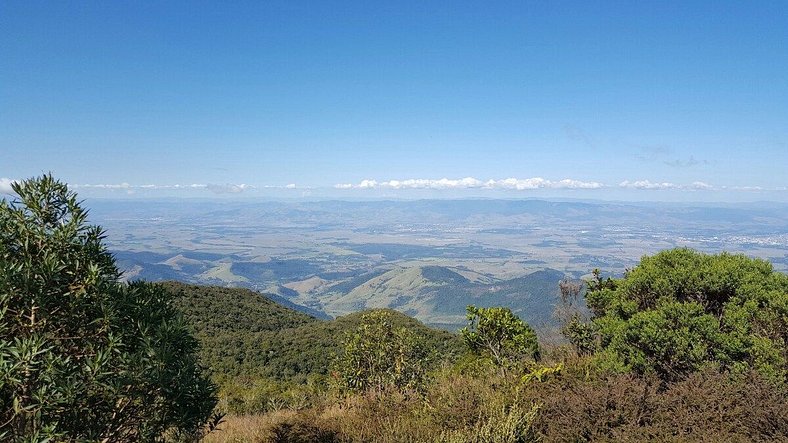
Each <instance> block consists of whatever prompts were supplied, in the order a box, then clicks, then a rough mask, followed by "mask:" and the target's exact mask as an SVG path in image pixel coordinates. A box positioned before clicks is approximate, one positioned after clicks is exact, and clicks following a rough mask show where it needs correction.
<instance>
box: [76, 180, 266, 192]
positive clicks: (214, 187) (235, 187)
mask: <svg viewBox="0 0 788 443" xmlns="http://www.w3.org/2000/svg"><path fill="white" fill-rule="evenodd" d="M69 186H70V187H72V188H74V189H105V190H116V189H120V190H125V191H126V193H127V194H133V193H134V191H135V190H145V191H151V190H186V191H189V190H208V191H211V192H214V193H217V194H227V193H231V194H236V193H239V192H243V191H246V190H249V189H253V188H254V186H252V185H247V184H231V183H227V184H202V183H192V184H185V185H181V184H175V185H155V184H146V185H130V184H128V183H125V182H124V183H120V184H74V185H69Z"/></svg>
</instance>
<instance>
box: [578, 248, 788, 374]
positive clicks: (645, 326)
mask: <svg viewBox="0 0 788 443" xmlns="http://www.w3.org/2000/svg"><path fill="white" fill-rule="evenodd" d="M596 275H597V278H596V280H595V281H591V282H589V288H588V291H587V294H586V297H587V301H588V305H589V308H590V309H591V311H592V312H593V313H594V318H593V328H594V330H595V331H596V333H597V334H598V337H599V344H600V347H601V352H600V354H599V356H600V361H601V363H602V364H603V365H606V366H607V367H611V368H618V369H621V370H624V371H626V370H633V371H635V372H636V373H638V374H646V373H654V374H656V375H658V376H659V377H660V379H662V380H664V381H673V380H680V379H682V378H684V377H686V376H687V375H688V374H690V373H692V372H694V371H697V370H700V369H702V368H703V367H705V366H708V365H710V364H713V365H719V366H720V367H721V368H722V369H723V370H733V371H735V372H746V371H747V370H748V368H755V369H756V370H758V371H759V372H761V373H762V374H764V375H765V376H767V377H770V378H771V379H773V380H777V381H780V382H784V381H786V376H788V276H786V275H784V274H780V273H778V272H774V271H773V269H772V267H771V264H769V263H768V262H766V261H764V260H760V259H752V258H748V257H746V256H744V255H731V254H727V253H722V254H719V255H706V254H701V253H698V252H695V251H692V250H689V249H674V250H670V251H663V252H660V253H659V254H657V255H655V256H653V257H644V258H643V260H642V261H641V263H640V264H639V265H638V266H637V267H635V268H634V269H632V270H631V271H630V272H628V273H627V274H626V276H625V277H624V278H622V279H620V280H610V279H608V280H604V281H603V280H601V279H599V278H598V274H596ZM576 329H577V330H578V331H580V329H579V328H576ZM581 332H583V334H586V330H582V331H581ZM579 342H581V343H591V341H589V340H588V338H587V336H586V338H584V339H583V340H579Z"/></svg>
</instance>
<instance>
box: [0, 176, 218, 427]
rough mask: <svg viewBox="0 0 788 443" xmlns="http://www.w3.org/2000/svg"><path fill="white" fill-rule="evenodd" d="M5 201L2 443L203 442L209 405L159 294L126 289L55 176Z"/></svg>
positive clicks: (141, 287)
mask: <svg viewBox="0 0 788 443" xmlns="http://www.w3.org/2000/svg"><path fill="white" fill-rule="evenodd" d="M13 190H14V192H15V193H16V194H17V196H18V197H17V198H15V199H13V200H12V201H10V202H9V201H7V200H5V199H3V200H2V201H0V402H2V403H1V404H2V406H1V407H2V409H0V439H2V440H4V441H5V440H10V441H45V440H47V439H52V440H57V441H62V440H69V441H72V440H74V441H76V440H80V441H98V440H101V441H117V442H120V441H152V440H158V439H162V438H163V437H164V436H165V435H166V436H168V437H171V438H175V439H188V438H192V437H195V436H197V435H198V434H199V432H200V430H201V429H202V428H203V426H204V425H205V424H206V422H207V420H208V419H209V416H210V414H211V411H212V410H213V407H214V405H215V403H216V397H215V388H214V387H213V385H212V384H211V382H210V381H209V380H208V379H207V377H206V376H205V374H204V373H203V371H202V369H201V368H200V366H199V365H198V363H197V359H196V354H195V352H196V350H197V342H196V341H195V339H194V338H193V337H192V336H191V334H190V333H189V330H188V329H187V328H186V326H185V325H184V323H183V322H182V321H181V318H180V315H179V314H178V312H177V311H176V310H175V309H174V307H173V306H172V303H171V301H172V300H171V297H172V296H171V295H170V294H169V293H168V292H166V291H164V290H163V289H162V288H160V287H157V286H154V285H151V284H147V283H144V282H137V283H132V284H128V285H127V284H124V283H121V282H120V280H119V277H120V272H119V271H118V268H117V267H116V265H115V260H114V258H113V257H112V255H111V254H110V253H109V252H108V251H107V250H106V247H105V246H104V244H103V239H104V232H103V231H102V230H101V228H100V227H98V226H92V225H88V224H87V211H86V210H85V209H83V208H82V206H81V204H80V203H79V202H78V201H77V199H76V195H75V194H74V193H73V192H71V191H69V190H68V188H67V186H66V185H65V184H63V183H61V182H59V181H57V180H55V179H54V178H53V177H52V176H51V175H45V176H43V177H40V178H36V179H31V180H27V181H24V182H21V183H15V184H14V185H13Z"/></svg>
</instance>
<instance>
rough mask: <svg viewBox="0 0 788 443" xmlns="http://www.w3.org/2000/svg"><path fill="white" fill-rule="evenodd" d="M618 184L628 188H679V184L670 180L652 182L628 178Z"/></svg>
mask: <svg viewBox="0 0 788 443" xmlns="http://www.w3.org/2000/svg"><path fill="white" fill-rule="evenodd" d="M618 186H620V187H622V188H630V189H654V190H663V189H681V186H679V185H677V184H675V183H670V182H662V183H654V182H650V181H648V180H637V181H633V182H631V181H629V180H624V181H623V182H621V183H619V185H618Z"/></svg>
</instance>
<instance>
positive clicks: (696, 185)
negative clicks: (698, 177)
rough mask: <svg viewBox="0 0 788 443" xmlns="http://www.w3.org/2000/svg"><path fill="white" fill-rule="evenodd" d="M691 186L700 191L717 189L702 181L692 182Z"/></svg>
mask: <svg viewBox="0 0 788 443" xmlns="http://www.w3.org/2000/svg"><path fill="white" fill-rule="evenodd" d="M690 188H692V189H696V190H698V191H713V190H715V189H716V188H715V187H714V186H712V185H710V184H708V183H705V182H701V181H696V182H692V184H691V185H690Z"/></svg>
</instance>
